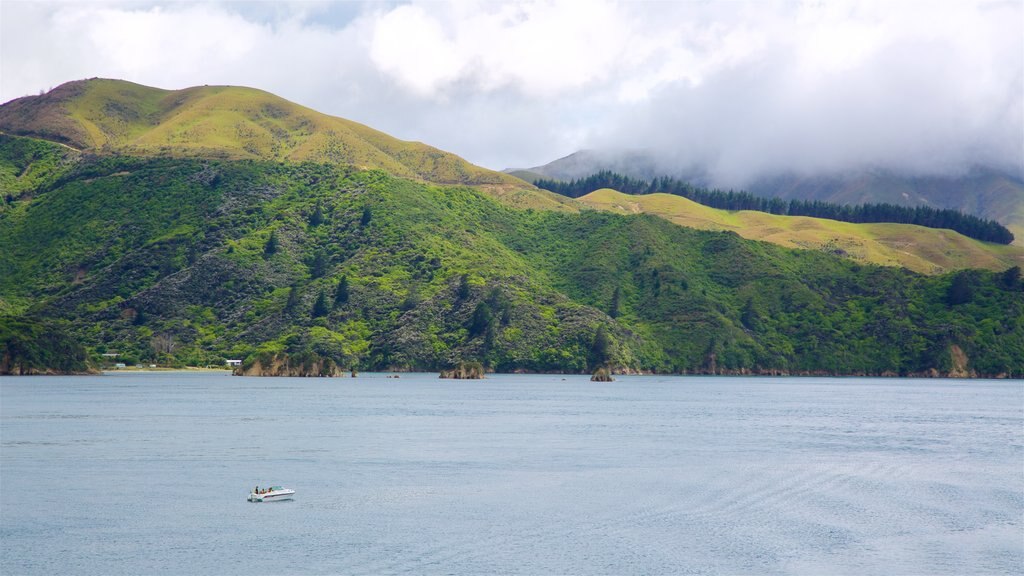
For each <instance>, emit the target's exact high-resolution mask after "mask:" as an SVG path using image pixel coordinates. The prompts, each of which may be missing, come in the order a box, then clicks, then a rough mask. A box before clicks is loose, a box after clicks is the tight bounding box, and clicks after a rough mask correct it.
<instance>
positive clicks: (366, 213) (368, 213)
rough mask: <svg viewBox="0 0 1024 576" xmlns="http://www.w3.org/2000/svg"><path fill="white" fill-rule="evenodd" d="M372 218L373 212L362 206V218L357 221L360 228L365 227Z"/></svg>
mask: <svg viewBox="0 0 1024 576" xmlns="http://www.w3.org/2000/svg"><path fill="white" fill-rule="evenodd" d="M372 218H373V210H371V209H370V207H369V206H363V217H362V218H360V219H359V225H360V226H366V225H367V224H369V223H370V220H371V219H372Z"/></svg>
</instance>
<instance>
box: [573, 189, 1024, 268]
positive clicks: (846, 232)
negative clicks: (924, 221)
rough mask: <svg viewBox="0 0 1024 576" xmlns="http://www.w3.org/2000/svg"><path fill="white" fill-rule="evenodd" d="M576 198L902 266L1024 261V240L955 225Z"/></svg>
mask: <svg viewBox="0 0 1024 576" xmlns="http://www.w3.org/2000/svg"><path fill="white" fill-rule="evenodd" d="M578 200H579V201H580V202H581V203H583V204H585V205H587V206H590V207H592V208H596V209H601V210H610V211H615V212H619V213H623V214H636V213H646V214H654V215H657V216H660V217H662V218H665V219H667V220H669V221H671V222H674V223H676V224H679V225H681V226H687V227H690V228H697V229H700V230H729V231H733V232H736V233H737V234H739V235H740V236H742V237H744V238H749V239H751V240H763V241H766V242H771V243H773V244H778V245H780V246H786V247H789V248H805V249H812V250H821V251H825V252H829V253H833V254H836V255H841V256H843V257H846V258H850V259H852V260H855V261H858V262H862V263H871V264H879V265H883V266H902V267H905V268H909V269H911V270H915V271H917V272H922V273H926V274H938V273H943V272H949V271H952V270H960V269H964V268H985V269H989V270H1005V269H1007V268H1010V267H1011V266H1024V246H1015V245H1011V246H1004V245H999V244H991V243H987V242H979V241H977V240H973V239H971V238H967V237H966V236H963V235H961V234H957V233H956V232H953V231H952V230H938V229H934V228H924V227H921V226H912V225H906V224H854V223H850V222H839V221H836V220H826V219H822V218H810V217H804V216H778V215H775V214H768V213H765V212H756V211H751V210H740V211H728V210H718V209H715V208H709V207H707V206H703V205H701V204H698V203H696V202H693V201H692V200H688V199H686V198H683V197H680V196H673V195H669V194H648V195H627V194H622V193H620V192H617V191H615V190H609V189H603V190H596V191H594V192H591V193H590V194H588V195H586V196H583V197H581V198H578Z"/></svg>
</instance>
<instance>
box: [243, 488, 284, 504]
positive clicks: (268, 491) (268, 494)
mask: <svg viewBox="0 0 1024 576" xmlns="http://www.w3.org/2000/svg"><path fill="white" fill-rule="evenodd" d="M294 495H295V490H292V489H291V488H284V487H283V486H271V487H270V488H264V489H262V490H260V491H259V492H257V491H256V490H253V491H252V492H250V493H249V502H275V501H277V500H291V499H292V496H294Z"/></svg>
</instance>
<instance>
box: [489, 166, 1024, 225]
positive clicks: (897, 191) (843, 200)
mask: <svg viewBox="0 0 1024 576" xmlns="http://www.w3.org/2000/svg"><path fill="white" fill-rule="evenodd" d="M602 170H608V171H612V172H616V173H619V174H622V175H624V176H629V177H632V178H641V179H645V180H651V179H653V178H657V177H661V176H673V177H677V178H680V179H683V180H686V181H688V182H691V183H692V184H694V185H697V186H702V187H715V186H716V184H715V182H713V180H712V178H711V177H710V176H709V174H708V171H707V170H706V169H705V168H703V167H701V166H698V165H694V164H686V163H683V164H680V165H674V166H672V167H670V168H669V167H666V166H665V165H664V163H662V162H659V161H658V159H657V156H656V154H655V153H652V152H646V151H642V150H630V151H620V152H616V151H610V150H581V151H578V152H574V153H572V154H569V155H568V156H565V157H562V158H559V159H557V160H553V161H552V162H549V163H547V164H544V165H541V166H535V167H533V168H528V169H522V170H509V171H507V172H508V173H510V174H513V175H517V177H522V178H523V179H524V180H526V181H528V182H531V183H532V182H535V181H536V180H537V179H539V178H552V179H556V180H574V179H579V178H584V177H587V176H590V175H592V174H594V173H596V172H600V171H602ZM742 188H743V189H744V190H745V191H747V192H750V193H751V194H755V195H758V196H765V197H779V198H782V199H785V200H790V199H799V200H820V201H824V202H830V203H835V204H866V203H867V204H875V203H889V204H896V205H902V206H929V207H932V208H949V209H954V210H960V211H962V212H965V213H968V214H973V215H975V216H980V217H983V218H987V219H991V220H995V221H997V222H1000V223H1002V224H1003V225H1005V226H1007V228H1009V229H1010V230H1011V231H1012V232H1013V233H1014V236H1015V237H1016V240H1015V242H1014V243H1015V244H1017V245H1024V177H1021V176H1017V175H1014V174H1012V173H1010V172H1007V171H1004V170H1000V169H997V168H992V167H985V166H974V167H971V168H970V169H968V170H964V171H962V172H959V173H957V174H953V175H931V176H928V175H903V174H900V173H898V172H896V171H894V170H891V169H867V168H865V169H858V170H850V171H843V172H821V173H819V174H817V175H813V174H811V175H802V174H799V173H796V172H776V173H771V174H766V175H763V176H761V177H758V178H755V179H754V180H752V181H751V182H750V183H749V184H748V185H746V186H743V187H742ZM964 191H967V192H968V193H964Z"/></svg>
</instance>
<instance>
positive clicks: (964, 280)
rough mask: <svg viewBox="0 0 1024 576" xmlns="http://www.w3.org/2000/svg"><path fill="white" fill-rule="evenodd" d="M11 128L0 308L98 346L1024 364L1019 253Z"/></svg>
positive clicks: (138, 350) (524, 358) (712, 364)
mask: <svg viewBox="0 0 1024 576" xmlns="http://www.w3.org/2000/svg"><path fill="white" fill-rule="evenodd" d="M24 140H25V139H23V138H15V137H10V136H4V137H0V153H2V154H3V155H4V158H3V160H2V161H0V167H5V168H4V169H3V171H0V173H2V174H6V176H4V178H6V180H5V181H6V182H12V181H13V182H18V183H19V184H18V186H19V187H21V188H20V189H22V190H23V193H20V194H19V195H18V197H17V198H15V199H14V200H13V201H11V202H10V203H9V204H8V205H7V208H6V209H5V210H4V211H3V212H0V311H3V312H5V313H6V314H8V315H12V314H13V315H19V316H22V317H26V316H27V317H30V318H34V319H44V320H47V321H49V320H59V321H61V322H64V323H66V326H68V330H70V331H71V332H72V334H73V335H74V337H75V338H76V339H77V340H78V341H79V342H81V343H83V344H85V345H86V346H87V347H88V349H89V352H90V354H92V355H93V356H94V357H95V356H97V355H99V354H101V353H104V352H117V353H119V354H122V356H121V357H120V358H121V359H123V360H124V361H128V362H131V361H133V360H145V361H150V362H159V363H163V364H171V365H180V364H193V365H202V364H207V363H220V362H222V359H223V358H225V357H231V358H239V357H240V358H247V359H248V362H249V363H255V362H257V361H259V362H260V363H261V364H264V365H265V364H272V363H274V362H281V361H282V360H281V359H282V358H287V362H291V363H293V364H294V363H297V364H309V365H310V366H313V365H322V364H317V363H318V362H320V361H321V359H325V358H326V359H330V360H331V362H332V363H334V364H337V365H340V366H344V367H349V366H358V367H359V368H360V369H364V370H366V369H389V368H403V369H404V368H411V369H424V370H435V369H440V368H442V367H448V366H451V365H453V364H456V363H457V362H459V361H482V362H484V363H486V364H487V365H488V366H489V367H490V368H492V369H497V370H502V371H508V370H536V371H570V372H580V371H590V370H592V369H593V368H594V367H595V366H598V365H600V364H603V363H605V362H608V363H611V364H612V365H613V366H616V367H618V368H621V369H629V370H655V371H659V372H667V371H685V372H701V373H748V372H755V373H822V374H952V375H971V374H976V375H991V376H995V375H1007V374H1011V375H1019V374H1021V373H1022V372H1024V298H1022V297H1021V283H1020V280H1019V278H1018V277H1017V276H1015V275H1014V274H1013V273H1012V272H1011V273H1006V274H1003V273H993V272H986V271H966V272H960V273H957V274H952V275H945V276H935V277H929V276H924V275H919V274H915V273H912V272H909V271H906V270H902V269H898V268H884V267H876V266H872V265H860V264H857V263H853V262H849V261H847V260H843V259H839V258H835V257H833V256H831V255H829V254H825V253H822V252H819V251H810V250H793V249H787V248H783V247H780V246H775V245H772V244H768V243H763V242H754V241H750V240H745V239H743V238H741V237H740V236H738V235H736V234H734V233H731V232H715V231H700V230H693V229H689V228H684V227H681V226H677V225H675V224H672V223H670V222H668V221H667V220H665V219H664V218H659V217H655V216H652V215H644V214H639V215H629V214H621V215H620V214H614V213H610V212H599V211H591V210H584V211H581V212H572V211H568V210H561V211H553V210H524V209H517V208H514V207H511V206H509V205H508V204H506V203H503V202H500V201H498V200H496V199H495V197H494V196H492V195H491V194H490V193H489V192H484V191H481V190H480V189H477V188H473V187H467V186H448V185H437V184H429V183H426V182H423V181H422V179H419V178H408V177H401V176H396V175H392V174H388V173H386V172H384V171H382V170H362V169H360V168H358V167H353V166H345V165H341V164H337V163H333V162H331V163H317V162H303V163H295V162H288V163H282V162H279V161H273V160H264V159H259V160H257V159H234V158H225V159H220V160H216V159H209V158H189V157H185V156H187V155H184V154H183V155H181V156H178V155H171V156H167V157H154V156H150V155H146V156H143V157H131V156H125V155H119V154H114V153H110V154H103V155H98V156H97V155H82V156H81V157H69V156H66V155H65V152H64V151H63V148H62V147H60V146H57V145H53V144H47V143H45V142H40V141H28V142H26V141H24ZM67 154H71V153H70V152H68V153H67ZM36 162H38V163H39V165H38V166H36ZM33 166H36V167H35V168H32V167H33ZM47 166H50V168H46V167H47ZM18 167H22V168H21V172H18V170H19V168H18ZM26 167H27V168H28V169H25V168H26ZM26 175H31V178H28V177H27V176H26ZM26 178H27V179H26Z"/></svg>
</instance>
